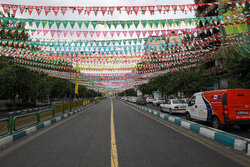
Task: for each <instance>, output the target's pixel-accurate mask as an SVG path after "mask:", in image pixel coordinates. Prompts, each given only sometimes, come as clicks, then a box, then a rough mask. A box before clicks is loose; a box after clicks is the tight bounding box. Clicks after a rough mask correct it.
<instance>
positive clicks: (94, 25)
mask: <svg viewBox="0 0 250 167" xmlns="http://www.w3.org/2000/svg"><path fill="white" fill-rule="evenodd" d="M97 23H98V21H91V24H92V25H93V27H94V29H95V28H96V25H97Z"/></svg>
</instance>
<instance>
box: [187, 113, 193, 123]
mask: <svg viewBox="0 0 250 167" xmlns="http://www.w3.org/2000/svg"><path fill="white" fill-rule="evenodd" d="M186 120H189V121H191V120H192V119H191V116H190V114H189V112H186Z"/></svg>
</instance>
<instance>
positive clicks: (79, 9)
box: [77, 6, 84, 15]
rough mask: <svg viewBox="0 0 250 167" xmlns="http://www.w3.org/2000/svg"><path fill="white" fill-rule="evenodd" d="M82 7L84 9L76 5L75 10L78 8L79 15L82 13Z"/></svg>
mask: <svg viewBox="0 0 250 167" xmlns="http://www.w3.org/2000/svg"><path fill="white" fill-rule="evenodd" d="M83 9H84V7H81V6H78V7H77V10H78V13H79V15H80V14H81V13H82V11H83Z"/></svg>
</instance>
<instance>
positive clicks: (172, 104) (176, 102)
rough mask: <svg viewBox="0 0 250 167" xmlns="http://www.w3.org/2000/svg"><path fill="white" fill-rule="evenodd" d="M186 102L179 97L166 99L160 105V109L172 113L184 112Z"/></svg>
mask: <svg viewBox="0 0 250 167" xmlns="http://www.w3.org/2000/svg"><path fill="white" fill-rule="evenodd" d="M186 107H187V104H186V103H185V101H183V100H180V99H168V100H166V102H165V103H163V104H161V105H160V108H161V111H163V112H168V113H169V114H173V113H183V114H184V113H185V112H186Z"/></svg>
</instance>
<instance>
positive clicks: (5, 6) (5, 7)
mask: <svg viewBox="0 0 250 167" xmlns="http://www.w3.org/2000/svg"><path fill="white" fill-rule="evenodd" d="M2 8H3V11H4V13H7V12H8V10H9V5H8V4H2Z"/></svg>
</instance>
